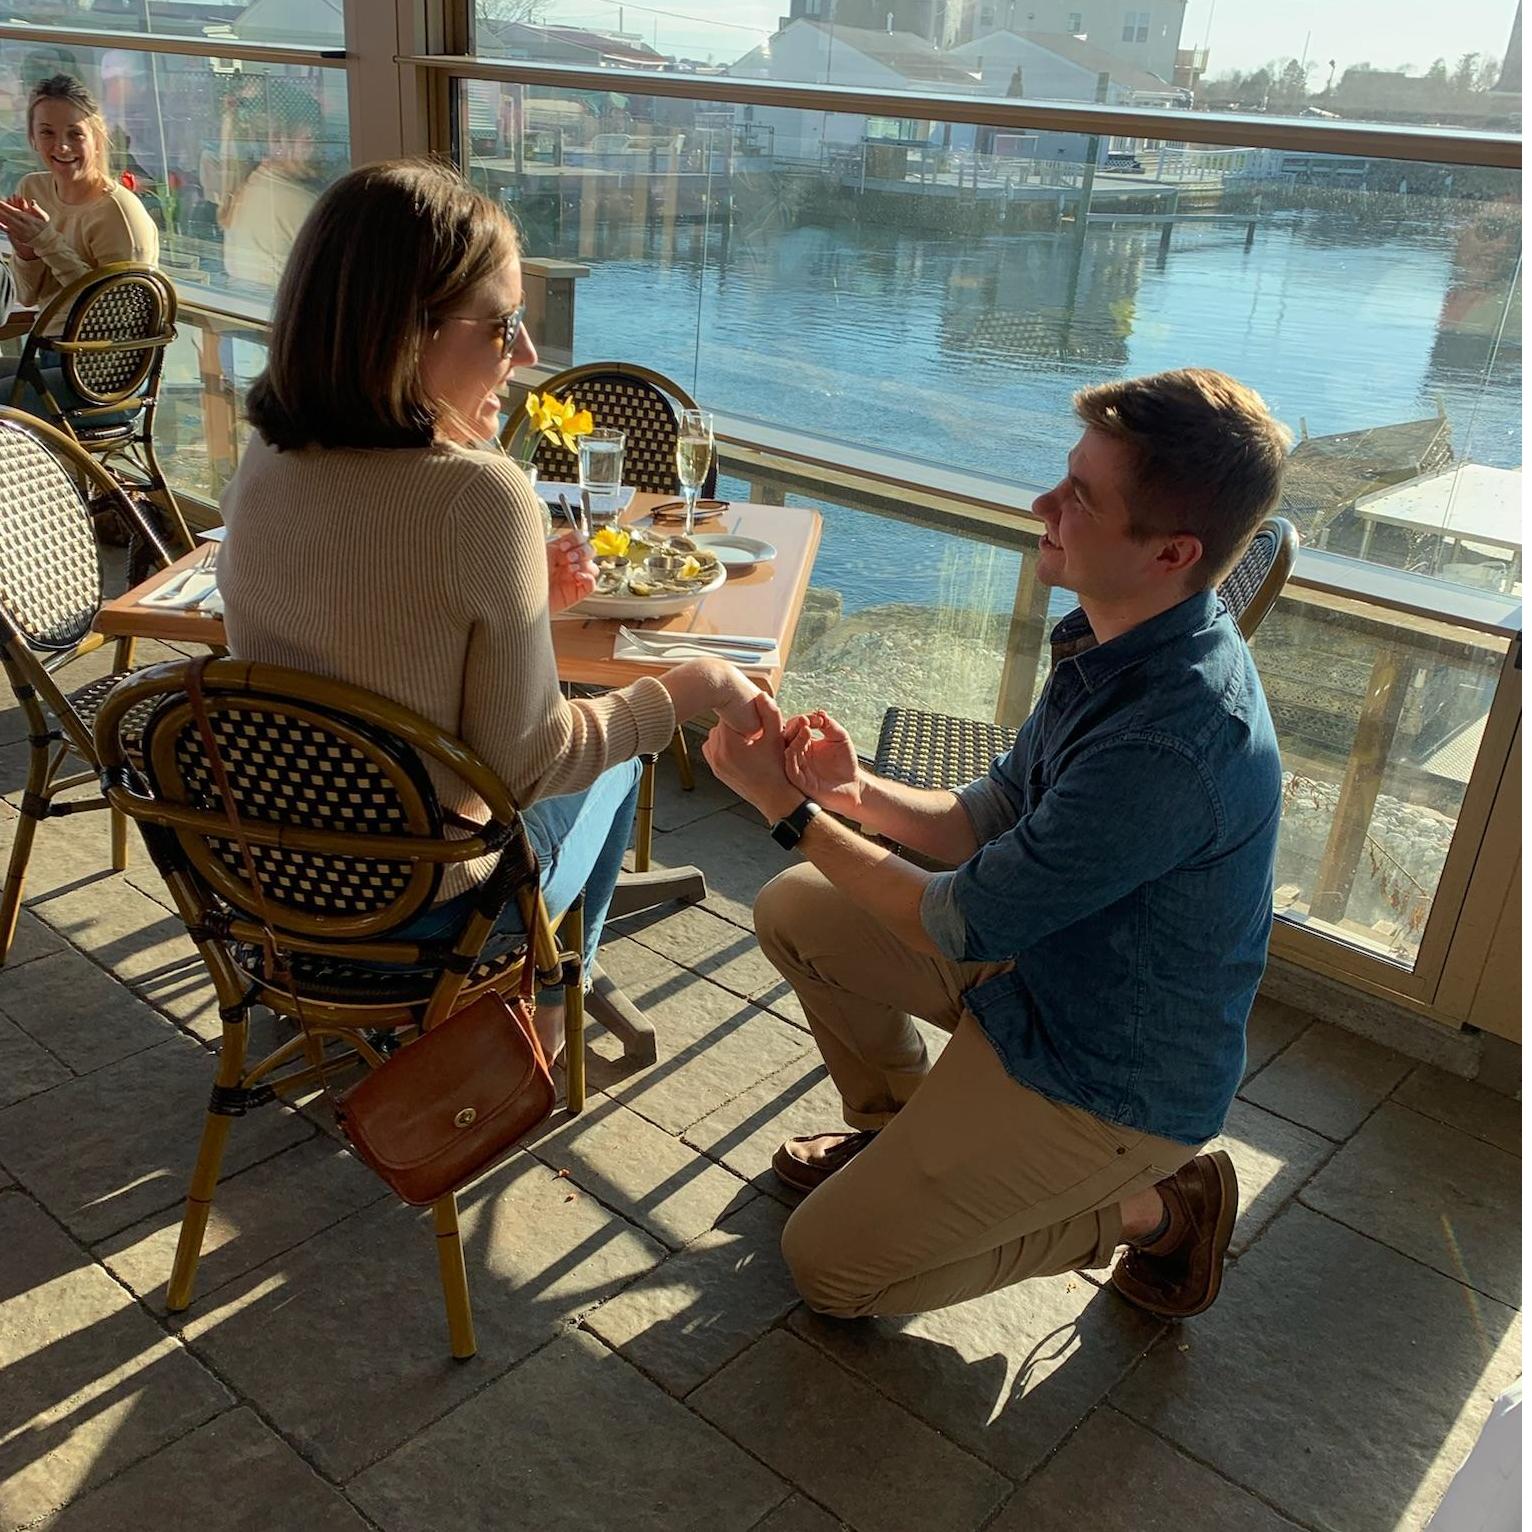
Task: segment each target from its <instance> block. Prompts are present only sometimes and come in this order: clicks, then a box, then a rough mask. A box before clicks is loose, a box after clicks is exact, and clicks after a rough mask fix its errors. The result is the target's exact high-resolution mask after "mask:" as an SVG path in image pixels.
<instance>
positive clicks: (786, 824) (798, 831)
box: [771, 798, 820, 851]
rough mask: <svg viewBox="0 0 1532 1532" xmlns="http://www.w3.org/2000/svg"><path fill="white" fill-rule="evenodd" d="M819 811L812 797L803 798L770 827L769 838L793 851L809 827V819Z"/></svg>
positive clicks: (785, 849) (783, 847) (784, 848)
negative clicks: (784, 816) (795, 806)
mask: <svg viewBox="0 0 1532 1532" xmlns="http://www.w3.org/2000/svg"><path fill="white" fill-rule="evenodd" d="M819 812H820V808H819V805H818V804H817V803H815V802H814V800H813V799H812V798H805V799H804V800H803V802H802V803H800V804H799V805H798V807H797V808H795V809H794V810H793V811H792V813H791V814H789V815H788V816H787V818H786V819H779V820H778V821H777V822H776V823H775V824H774V825H773V826H772V827H771V838H772V839H773V840H774V841H775V842H776V843H777V844H778V845H779V846H780V847H781V848H782V849H783V850H784V851H794V850H796V849H797V846H798V842H799V841H801V840H802V839H803V832H804V831H805V830H806V829H808V827H809V820H811V819H812V818H813V817H814V816H815V815H816V814H818V813H819Z"/></svg>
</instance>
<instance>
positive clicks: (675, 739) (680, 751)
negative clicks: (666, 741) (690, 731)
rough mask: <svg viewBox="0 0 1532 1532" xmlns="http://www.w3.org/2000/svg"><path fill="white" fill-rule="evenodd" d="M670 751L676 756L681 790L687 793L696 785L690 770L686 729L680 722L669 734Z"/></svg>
mask: <svg viewBox="0 0 1532 1532" xmlns="http://www.w3.org/2000/svg"><path fill="white" fill-rule="evenodd" d="M670 753H671V754H672V755H673V756H674V757H675V758H676V773H677V775H679V776H680V778H681V791H682V792H684V793H689V792H690V791H691V790H692V789H693V788H694V787H695V786H696V785H697V777H696V773H695V772H693V770H692V758H691V752H690V751H689V750H688V749H687V748H686V730H685V729H683V728H682V727H681V725H680V724H677V725H676V732H675V733H674V734H672V735H671V736H670Z"/></svg>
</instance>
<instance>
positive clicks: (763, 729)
mask: <svg viewBox="0 0 1532 1532" xmlns="http://www.w3.org/2000/svg"><path fill="white" fill-rule="evenodd" d="M756 711H757V713H758V715H759V718H760V728H759V730H758V732H757V734H756V736H755V738H754V739H751V738H749V737H748V736H746V735H745V734H743V733H739V732H737V731H736V730H735V729H733V728H731V727H730V726H729V723H728V722H727V720H725V721H724V722H721V723H719V724H718V725H717V727H716V728H714V730H713V732H712V733H711V734H709V735H708V737H707V742H706V743H705V744H704V745H703V747H702V758H703V759H704V760H705V761H706V762H707V763H708V765H709V766H710V767H712V769H713V775H714V776H716V777H717V778H718V780H719V781H720V782H722V783H724V784H725V785H726V786H728V787H732V788H733V789H734V791H735V792H737V793H738V794H739V795H740V797H741V798H743V799H744V800H745V802H746V803H749V804H751V805H752V806H753V807H754V808H756V809H757V810H759V812H760V813H761V814H763V815H764V816H765V819H766V823H767V824H775V823H776V821H777V820H779V819H781V818H782V817H783V816H784V815H786V814H791V813H792V811H793V810H794V809H795V808H797V807H798V805H799V804H800V803H802V802H803V797H804V795H803V793H802V792H800V791H799V790H798V788H796V787H794V786H793V784H792V783H791V782H790V781H789V780H788V776H787V768H786V766H785V764H784V760H783V743H782V715H781V714H780V713H779V712H778V711H777V705H776V703H774V702H773V701H772V700H771V698H769V697H767V696H766V695H765V694H764V693H762V694H761V696H760V697H758V698H757V700H756ZM720 716H721V715H720Z"/></svg>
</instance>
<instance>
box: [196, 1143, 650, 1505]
mask: <svg viewBox="0 0 1532 1532" xmlns="http://www.w3.org/2000/svg"><path fill="white" fill-rule="evenodd" d="M458 1201H459V1205H460V1208H461V1214H460V1220H461V1225H462V1230H463V1245H464V1251H465V1254H466V1257H467V1262H468V1289H469V1293H470V1296H471V1298H472V1301H473V1315H474V1325H475V1328H476V1331H477V1336H478V1344H479V1352H478V1355H477V1356H476V1357H475V1358H473V1359H472V1360H471V1361H468V1362H454V1361H453V1360H452V1357H451V1355H450V1354H449V1350H448V1344H447V1320H446V1315H445V1312H444V1311H443V1307H442V1295H441V1285H440V1282H439V1279H438V1274H437V1263H436V1254H435V1246H434V1241H433V1238H432V1231H431V1222H430V1215H429V1213H426V1212H419V1211H416V1210H414V1209H410V1208H406V1207H405V1206H404V1205H403V1204H402V1203H399V1202H396V1201H394V1200H393V1199H392V1198H389V1199H388V1200H387V1201H385V1202H383V1203H379V1204H376V1205H375V1206H373V1207H370V1208H367V1209H364V1210H363V1211H362V1212H360V1213H357V1214H356V1215H354V1216H353V1217H351V1218H349V1219H347V1220H346V1221H345V1222H344V1223H341V1224H337V1225H336V1226H335V1227H334V1228H331V1229H328V1230H326V1231H325V1232H324V1233H322V1234H318V1235H316V1236H314V1238H312V1239H310V1240H308V1241H306V1242H305V1243H304V1244H302V1245H300V1246H299V1247H298V1248H297V1249H296V1250H292V1251H289V1252H288V1253H287V1254H285V1255H283V1256H279V1257H278V1258H277V1259H275V1260H273V1261H269V1262H267V1264H266V1265H265V1266H263V1267H260V1268H259V1269H257V1270H256V1271H253V1272H249V1273H246V1274H245V1275H244V1276H242V1277H238V1278H236V1279H235V1280H234V1281H233V1282H230V1283H227V1284H225V1285H224V1286H223V1287H221V1288H220V1289H219V1290H218V1291H217V1292H216V1293H212V1294H210V1295H209V1297H208V1300H207V1301H206V1302H205V1303H204V1304H203V1305H201V1307H200V1308H199V1310H198V1311H197V1312H196V1313H195V1314H193V1315H192V1316H191V1318H190V1321H189V1322H188V1323H187V1325H186V1330H185V1334H186V1336H187V1338H188V1340H189V1341H191V1343H192V1344H193V1346H194V1348H195V1349H196V1350H198V1351H199V1352H202V1353H204V1354H205V1355H206V1356H207V1357H208V1359H209V1360H210V1361H211V1363H212V1364H213V1366H214V1367H216V1368H217V1370H218V1372H219V1374H220V1376H222V1377H225V1378H227V1379H229V1381H230V1382H231V1383H232V1384H233V1385H234V1387H235V1388H237V1389H238V1390H239V1391H240V1393H241V1394H242V1395H243V1396H244V1397H246V1398H248V1399H249V1400H250V1402H251V1403H253V1404H254V1405H255V1406H256V1407H257V1408H258V1409H260V1410H261V1412H262V1413H263V1415H264V1416H265V1417H266V1419H268V1420H269V1421H271V1423H272V1424H273V1425H275V1426H276V1427H277V1429H278V1430H279V1431H281V1432H282V1434H283V1435H284V1436H286V1437H287V1438H288V1439H289V1440H290V1441H292V1442H293V1443H294V1444H295V1445H296V1446H297V1447H298V1448H299V1449H300V1450H301V1451H302V1452H303V1453H304V1455H305V1456H306V1457H309V1458H311V1459H312V1460H313V1461H315V1462H316V1463H318V1464H319V1466H320V1467H321V1468H322V1469H323V1470H324V1472H325V1473H326V1474H327V1475H329V1476H330V1477H331V1478H334V1479H336V1480H340V1481H344V1480H346V1479H349V1478H350V1477H351V1476H352V1475H353V1474H355V1473H357V1472H358V1471H360V1470H361V1469H362V1468H365V1467H366V1466H367V1465H368V1464H369V1463H372V1462H374V1461H376V1460H377V1459H378V1458H380V1457H382V1456H383V1455H384V1454H386V1453H388V1452H391V1451H392V1450H393V1449H394V1448H395V1447H397V1446H399V1445H400V1444H401V1443H402V1442H404V1441H406V1440H408V1439H409V1438H410V1437H411V1436H413V1435H414V1434H415V1433H416V1432H417V1431H420V1430H421V1429H422V1428H423V1427H425V1426H426V1425H428V1424H430V1422H431V1421H433V1420H435V1419H436V1418H437V1417H438V1416H440V1415H442V1414H444V1413H445V1412H446V1411H447V1410H449V1409H451V1408H452V1407H453V1406H454V1405H457V1404H460V1403H462V1401H463V1400H464V1399H465V1398H467V1397H468V1395H470V1394H472V1393H474V1392H475V1391H476V1390H478V1389H480V1388H482V1387H483V1386H484V1385H485V1384H486V1383H487V1382H489V1381H490V1380H491V1379H492V1378H494V1377H496V1376H497V1375H498V1374H500V1373H501V1372H503V1371H505V1369H506V1368H508V1367H510V1366H512V1365H513V1364H514V1363H516V1362H518V1361H520V1360H521V1359H522V1358H523V1357H525V1356H527V1355H528V1354H529V1353H531V1352H532V1351H534V1350H536V1349H537V1347H539V1346H540V1345H542V1344H543V1343H544V1342H545V1341H547V1340H549V1339H550V1338H551V1337H552V1336H554V1335H555V1334H557V1333H558V1331H559V1330H561V1329H563V1328H564V1327H565V1326H566V1325H568V1324H569V1323H571V1322H572V1321H573V1320H575V1319H576V1318H578V1317H579V1316H580V1315H582V1314H584V1313H585V1312H587V1311H588V1310H589V1309H591V1308H593V1307H594V1306H595V1305H596V1304H598V1303H600V1302H601V1301H602V1300H603V1299H604V1298H607V1297H610V1296H611V1294H612V1293H613V1292H614V1291H616V1290H617V1289H618V1288H620V1287H622V1286H624V1285H625V1284H627V1283H628V1282H630V1281H632V1280H633V1279H634V1278H635V1277H638V1276H640V1275H642V1274H643V1273H644V1272H645V1271H647V1270H648V1269H649V1268H650V1267H651V1266H653V1265H655V1264H656V1263H657V1262H658V1261H659V1260H660V1259H662V1258H663V1255H664V1251H663V1248H662V1247H661V1246H660V1245H658V1244H656V1243H655V1242H654V1241H653V1240H651V1239H650V1238H649V1237H648V1236H647V1235H646V1234H643V1233H641V1232H640V1231H639V1230H637V1229H635V1228H633V1227H632V1226H631V1225H629V1224H627V1223H624V1222H623V1220H622V1219H620V1218H618V1217H616V1216H615V1215H614V1214H612V1213H609V1212H607V1210H606V1209H605V1208H603V1207H601V1206H600V1205H599V1204H598V1203H597V1202H596V1201H595V1200H594V1199H593V1198H591V1197H587V1196H584V1195H582V1194H580V1193H571V1192H570V1191H569V1189H568V1183H567V1182H565V1181H560V1180H558V1179H556V1178H555V1177H554V1176H553V1175H551V1174H550V1173H549V1171H548V1168H547V1166H545V1165H542V1164H540V1163H538V1161H536V1160H533V1159H531V1158H529V1157H527V1156H525V1155H518V1156H517V1157H516V1158H514V1159H512V1160H511V1161H509V1162H508V1163H507V1164H505V1165H502V1166H501V1167H500V1168H499V1169H497V1170H495V1171H493V1172H492V1173H491V1174H490V1175H489V1176H487V1177H485V1178H484V1179H483V1180H481V1181H478V1182H476V1183H475V1184H474V1185H473V1186H472V1187H470V1188H469V1189H468V1190H467V1191H466V1192H463V1193H462V1194H461V1195H460V1196H459V1199H458Z"/></svg>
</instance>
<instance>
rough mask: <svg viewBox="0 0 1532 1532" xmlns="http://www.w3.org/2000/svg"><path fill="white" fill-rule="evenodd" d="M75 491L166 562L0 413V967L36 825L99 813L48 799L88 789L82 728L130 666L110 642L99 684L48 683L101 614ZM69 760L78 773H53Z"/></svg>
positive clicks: (102, 487) (98, 803) (96, 572)
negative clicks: (12, 758) (3, 696)
mask: <svg viewBox="0 0 1532 1532" xmlns="http://www.w3.org/2000/svg"><path fill="white" fill-rule="evenodd" d="M82 484H83V485H88V486H89V487H90V489H91V490H92V491H93V492H94V493H95V495H96V496H98V497H100V496H105V497H107V498H109V499H111V500H112V501H113V502H114V503H115V504H116V506H117V509H118V512H119V514H120V515H121V516H122V517H123V518H124V519H125V520H126V522H127V524H128V525H129V526H130V527H132V528H134V530H135V531H136V533H137V535H138V536H139V537H140V538H141V539H143V541H144V546H145V547H146V548H147V549H148V550H149V551H150V552H151V553H152V555H153V557H154V558H155V560H156V561H157V564H158V565H161V566H162V565H163V564H165V563H166V562H167V559H168V556H167V554H166V551H165V549H164V547H163V545H162V544H161V543H160V541H159V539H158V536H157V535H156V533H155V530H154V528H153V527H152V526H151V525H150V524H149V522H148V521H147V519H146V518H144V517H143V515H142V514H141V512H140V509H139V507H138V505H137V504H136V503H135V502H134V501H133V500H132V499H130V498H129V497H128V496H127V495H125V494H123V492H122V490H121V489H120V488H119V487H118V486H117V484H116V483H115V482H114V481H113V479H112V477H111V476H110V475H109V474H108V473H107V472H106V471H105V470H104V469H103V468H102V467H101V466H100V464H99V463H97V462H96V461H95V460H94V459H93V458H91V457H90V456H88V455H87V454H86V453H84V452H82V451H81V450H80V448H79V447H78V446H76V445H75V443H74V442H73V441H72V440H71V439H70V438H69V437H67V436H65V435H64V434H63V433H62V432H60V431H57V430H55V429H54V428H53V427H52V426H49V425H47V424H46V423H44V422H43V421H41V420H38V419H37V418H36V417H35V416H32V415H28V414H25V413H23V412H22V411H20V410H8V409H3V408H0V663H3V665H4V667H5V674H6V678H7V680H8V681H9V682H10V686H11V690H12V692H13V693H14V694H15V696H16V701H17V703H18V705H19V706H20V708H21V712H22V715H23V717H24V718H25V719H26V724H27V743H28V745H29V747H30V748H29V752H28V756H27V783H26V788H25V789H24V791H23V793H22V797H21V816H20V818H19V819H18V820H17V821H16V834H15V838H14V840H13V841H12V843H11V855H10V861H9V863H8V865H7V868H6V874H5V887H4V893H3V895H0V964H3V963H4V962H5V960H6V958H7V957H8V956H9V955H10V950H11V942H12V940H13V938H14V937H15V934H16V921H17V917H18V916H19V915H20V913H21V898H22V894H23V892H24V890H25V887H26V877H27V863H28V861H29V859H30V857H31V853H32V842H33V839H34V837H35V836H36V834H37V826H38V825H39V824H41V823H42V821H43V820H45V819H49V818H55V817H58V816H61V815H64V814H78V813H81V812H84V811H86V810H89V809H104V808H106V807H107V802H106V800H105V798H85V799H79V798H75V799H71V800H70V801H68V802H59V801H58V799H59V795H60V794H62V793H66V792H68V791H70V790H71V789H73V788H77V787H83V786H85V785H86V784H87V783H94V782H95V780H96V777H97V761H96V753H95V746H94V744H93V743H92V740H91V722H92V720H93V719H94V717H95V715H96V711H97V709H99V708H100V706H101V704H102V702H103V700H104V699H105V697H106V694H107V693H108V692H109V691H110V690H111V689H112V687H113V685H115V684H116V682H117V681H119V680H120V679H121V678H122V677H123V675H125V674H126V673H127V672H128V670H129V669H130V668H131V666H132V664H133V640H132V639H131V638H120V639H118V640H117V641H116V653H115V655H114V657H113V664H112V673H111V674H110V675H107V676H103V677H101V678H100V679H98V680H95V681H91V682H90V683H89V684H88V685H85V686H81V687H77V688H75V689H74V690H72V691H68V692H66V691H63V690H61V688H60V683H59V680H57V679H55V677H57V676H58V675H59V673H60V672H61V671H62V670H63V669H64V667H65V666H67V665H69V664H70V663H71V662H72V661H73V660H76V659H78V658H79V657H80V656H81V655H84V654H89V653H90V652H91V651H93V650H95V649H99V648H100V647H101V646H102V644H103V643H105V642H106V640H105V639H104V638H103V637H102V636H101V635H100V634H99V633H97V632H95V631H94V629H93V626H92V625H93V624H94V622H95V620H96V613H97V612H98V611H99V610H100V608H101V600H102V576H101V564H100V553H99V550H98V548H97V545H96V538H95V532H94V529H93V527H92V525H91V518H90V511H89V509H88V507H87V505H86V500H85V496H84V494H82V492H81V489H80V486H81V485H82ZM64 684H65V685H67V684H68V682H67V680H66V681H65V682H64ZM70 761H73V762H74V763H75V764H77V765H78V764H83V765H84V766H85V767H87V768H88V769H87V770H85V771H83V772H77V773H74V774H72V775H60V773H61V772H62V771H63V768H64V766H65V765H66V763H68V762H70ZM111 831H112V842H111V847H112V850H111V854H112V868H113V870H114V871H117V872H120V871H121V870H122V869H123V868H124V867H126V866H127V865H128V836H127V823H126V821H125V820H124V819H123V818H122V817H121V816H120V815H118V814H116V813H113V814H112V815H111Z"/></svg>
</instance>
